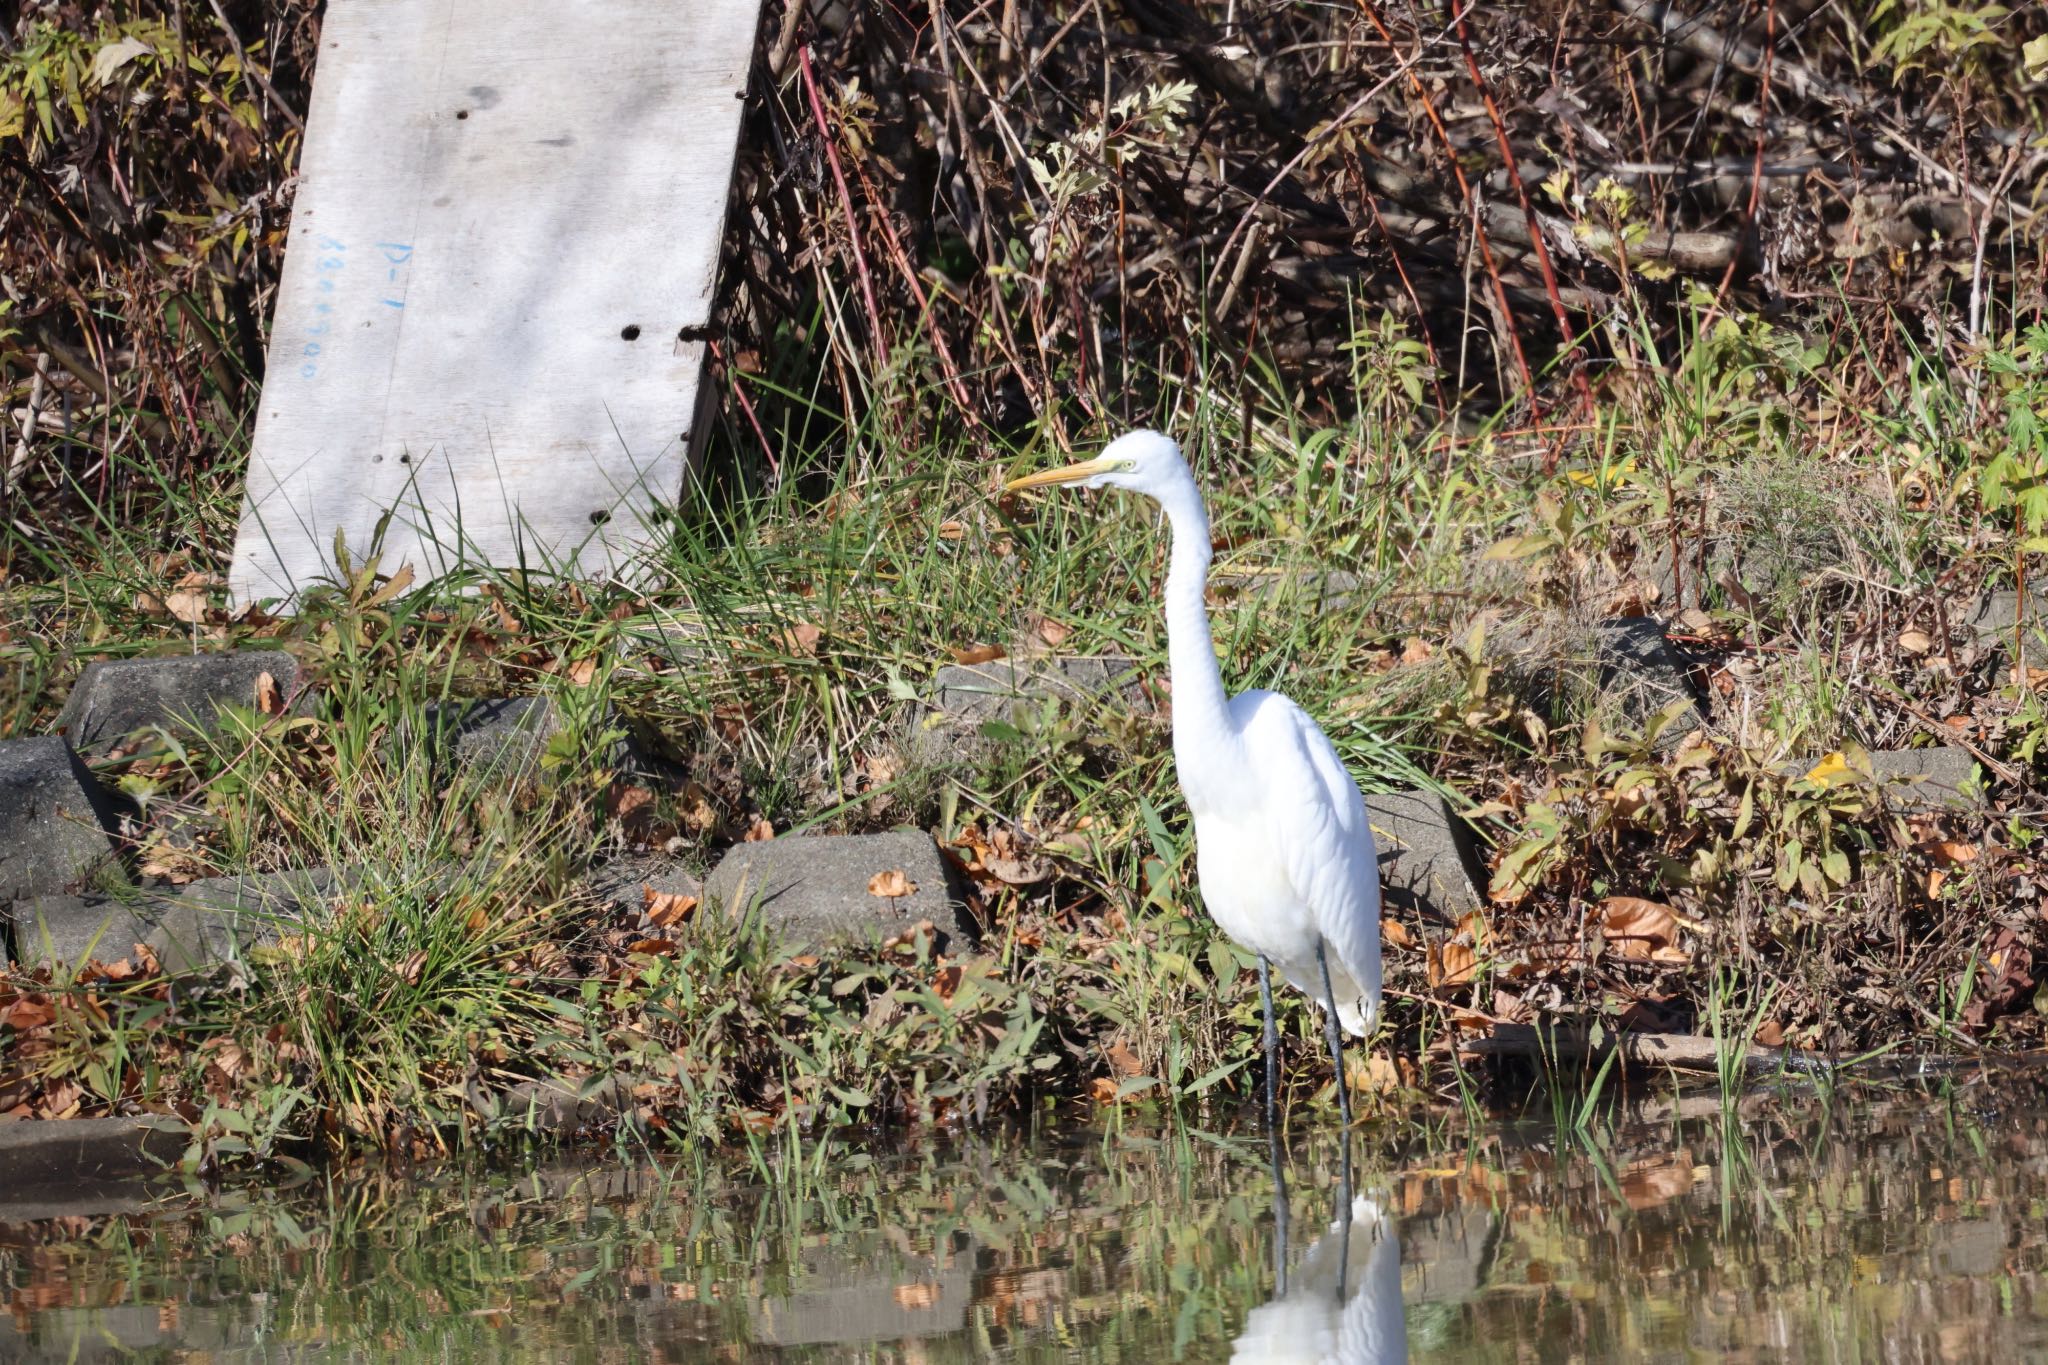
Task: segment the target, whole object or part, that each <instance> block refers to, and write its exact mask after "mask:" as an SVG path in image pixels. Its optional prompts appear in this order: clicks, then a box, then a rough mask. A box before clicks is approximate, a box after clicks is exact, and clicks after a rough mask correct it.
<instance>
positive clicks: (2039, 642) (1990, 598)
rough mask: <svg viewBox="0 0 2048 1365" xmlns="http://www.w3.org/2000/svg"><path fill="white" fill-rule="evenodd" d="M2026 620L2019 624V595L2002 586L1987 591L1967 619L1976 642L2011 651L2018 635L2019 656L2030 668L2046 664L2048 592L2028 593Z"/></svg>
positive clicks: (2047, 650)
mask: <svg viewBox="0 0 2048 1365" xmlns="http://www.w3.org/2000/svg"><path fill="white" fill-rule="evenodd" d="M2028 596H2029V598H2030V599H2031V600H2030V601H2028V602H2027V604H2026V610H2025V620H2024V624H2022V620H2021V617H2022V613H2021V610H2020V595H2019V593H2018V591H2017V590H2015V589H2012V588H2002V589H2000V590H1999V591H1997V592H1993V593H1987V594H1985V596H1984V599H1983V601H1981V602H1979V603H1978V604H1977V614H1976V615H1975V616H1973V617H1972V618H1971V619H1970V630H1971V631H1972V632H1973V633H1974V634H1975V635H1976V637H1977V640H1978V643H1979V644H1980V645H1984V646H1987V647H1991V648H1996V649H1998V650H2000V651H2002V652H2003V653H2006V654H2011V653H2012V645H2013V637H2014V635H2015V634H2017V635H2018V636H2019V640H2020V645H2021V657H2022V658H2023V659H2025V660H2026V662H2027V664H2028V666H2029V667H2032V668H2044V667H2048V594H2043V593H2041V592H2040V591H2038V590H2036V591H2033V592H2030V593H2029V594H2028Z"/></svg>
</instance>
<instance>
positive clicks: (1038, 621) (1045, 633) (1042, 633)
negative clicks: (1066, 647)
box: [1028, 613, 1074, 649]
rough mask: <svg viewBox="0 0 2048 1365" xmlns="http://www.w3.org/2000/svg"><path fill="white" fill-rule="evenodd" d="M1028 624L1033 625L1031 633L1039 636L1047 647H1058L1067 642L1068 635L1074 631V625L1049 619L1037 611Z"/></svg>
mask: <svg viewBox="0 0 2048 1365" xmlns="http://www.w3.org/2000/svg"><path fill="white" fill-rule="evenodd" d="M1028 624H1029V625H1030V627H1031V633H1032V634H1033V635H1035V636H1037V637H1038V639H1039V641H1040V643H1042V644H1044V645H1045V647H1046V648H1047V649H1058V648H1059V647H1060V646H1061V645H1063V644H1065V643H1066V642H1067V637H1068V636H1069V635H1072V634H1073V633H1074V628H1073V627H1072V626H1069V625H1063V624H1062V623H1060V622H1058V621H1053V620H1049V619H1048V618H1046V617H1043V616H1039V615H1037V614H1036V613H1034V614H1033V615H1032V616H1031V618H1030V620H1029V623H1028Z"/></svg>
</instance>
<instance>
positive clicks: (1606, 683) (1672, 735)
mask: <svg viewBox="0 0 2048 1365" xmlns="http://www.w3.org/2000/svg"><path fill="white" fill-rule="evenodd" d="M1594 651H1595V654H1594V661H1595V664H1596V666H1597V669H1598V683H1599V688H1600V696H1601V701H1602V703H1603V704H1604V705H1607V706H1610V707H1614V708H1616V709H1618V710H1619V712H1620V714H1621V716H1622V717H1623V718H1624V719H1626V720H1627V721H1628V722H1629V724H1631V725H1635V726H1641V725H1643V724H1645V723H1646V722H1648V721H1649V720H1650V719H1651V718H1652V717H1653V716H1655V715H1656V714H1657V713H1658V712H1660V711H1662V710H1664V708H1666V707H1667V706H1670V705H1671V704H1673V703H1674V702H1683V703H1685V707H1686V709H1685V712H1684V713H1683V714H1682V715H1681V716H1680V718H1679V720H1678V721H1677V723H1675V724H1673V725H1670V726H1668V727H1666V728H1665V730H1664V731H1663V732H1662V734H1660V735H1659V736H1658V747H1659V748H1668V747H1673V746H1675V745H1676V744H1677V743H1678V741H1679V740H1681V739H1683V738H1684V737H1685V736H1686V735H1687V734H1689V733H1691V732H1692V731H1694V730H1696V729H1699V728H1700V727H1701V726H1703V725H1705V724H1706V712H1705V711H1704V709H1703V708H1702V707H1701V705H1700V698H1699V695H1698V694H1697V693H1696V692H1695V691H1694V690H1693V686H1692V683H1691V680H1690V679H1688V678H1687V677H1686V674H1685V666H1684V664H1683V663H1682V662H1681V661H1680V660H1679V657H1678V654H1677V651H1675V650H1673V649H1672V648H1671V642H1670V641H1669V640H1667V639H1666V638H1665V637H1664V628H1663V627H1662V626H1661V625H1659V624H1658V623H1657V622H1656V621H1655V620H1653V619H1651V618H1650V617H1647V616H1632V617H1626V618H1623V619H1620V620H1614V621H1602V622H1601V623H1600V624H1599V625H1598V626H1596V627H1594Z"/></svg>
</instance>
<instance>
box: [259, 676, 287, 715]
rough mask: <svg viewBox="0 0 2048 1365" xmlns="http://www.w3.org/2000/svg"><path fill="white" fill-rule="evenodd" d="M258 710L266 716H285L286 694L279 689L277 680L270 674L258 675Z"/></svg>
mask: <svg viewBox="0 0 2048 1365" xmlns="http://www.w3.org/2000/svg"><path fill="white" fill-rule="evenodd" d="M256 709H257V710H258V711H261V712H262V713H263V714H264V715H266V716H281V715H283V714H284V694H283V693H282V692H281V691H279V689H278V686H277V679H276V678H273V677H271V676H270V675H269V674H268V673H258V674H257V675H256Z"/></svg>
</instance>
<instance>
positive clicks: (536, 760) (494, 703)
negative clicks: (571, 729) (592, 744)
mask: <svg viewBox="0 0 2048 1365" xmlns="http://www.w3.org/2000/svg"><path fill="white" fill-rule="evenodd" d="M561 728H562V715H561V712H560V711H559V710H558V709H557V708H556V706H555V704H554V702H553V701H551V700H549V699H548V698H546V697H497V698H492V699H490V700H487V701H446V702H436V703H433V704H431V705H429V706H428V707H427V708H426V733H427V738H428V742H429V744H430V745H432V746H433V749H434V752H435V753H436V754H438V755H445V756H446V757H447V758H449V759H451V760H452V761H453V762H454V764H455V766H456V767H458V768H460V769H463V770H464V771H467V772H471V773H476V774H500V775H503V776H504V777H506V778H508V779H511V780H519V779H523V778H526V777H530V776H532V775H534V774H535V773H537V772H539V771H540V759H541V755H542V754H543V753H545V752H547V747H548V741H549V740H550V739H553V738H554V737H555V734H556V732H558V731H559V730H560V729H561Z"/></svg>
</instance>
